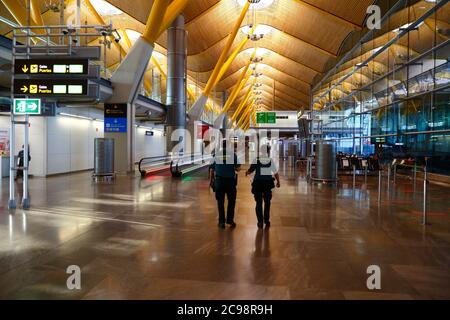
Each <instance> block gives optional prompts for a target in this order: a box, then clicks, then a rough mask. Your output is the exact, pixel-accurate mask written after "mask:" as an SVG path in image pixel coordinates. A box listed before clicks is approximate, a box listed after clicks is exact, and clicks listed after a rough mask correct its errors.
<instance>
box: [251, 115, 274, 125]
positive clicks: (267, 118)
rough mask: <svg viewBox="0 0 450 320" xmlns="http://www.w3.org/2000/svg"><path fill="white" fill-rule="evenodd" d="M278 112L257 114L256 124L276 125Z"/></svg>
mask: <svg viewBox="0 0 450 320" xmlns="http://www.w3.org/2000/svg"><path fill="white" fill-rule="evenodd" d="M276 122H277V114H276V112H258V113H256V123H271V124H273V123H276Z"/></svg>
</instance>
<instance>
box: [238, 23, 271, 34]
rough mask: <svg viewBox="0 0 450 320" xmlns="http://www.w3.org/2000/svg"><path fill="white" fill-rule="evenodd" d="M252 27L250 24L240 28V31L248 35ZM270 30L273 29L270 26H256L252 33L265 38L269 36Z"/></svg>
mask: <svg viewBox="0 0 450 320" xmlns="http://www.w3.org/2000/svg"><path fill="white" fill-rule="evenodd" d="M252 27H253V26H252V25H251V24H249V25H246V26H244V27H242V28H241V31H242V32H243V33H245V34H249V33H250V30H251V29H252ZM272 30H273V28H272V27H271V26H268V25H267V24H258V25H257V26H256V28H255V31H253V34H257V35H263V36H265V35H267V34H269V33H270V32H271V31H272Z"/></svg>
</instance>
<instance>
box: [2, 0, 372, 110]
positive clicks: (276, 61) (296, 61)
mask: <svg viewBox="0 0 450 320" xmlns="http://www.w3.org/2000/svg"><path fill="white" fill-rule="evenodd" d="M18 1H21V2H23V3H24V1H25V0H18ZM73 1H74V0H68V1H66V3H71V2H73ZM107 1H108V2H109V3H111V4H112V5H114V6H116V7H117V8H119V9H120V10H122V11H123V12H124V14H122V15H117V16H110V17H104V18H105V21H110V20H111V21H112V23H113V25H114V27H115V28H120V29H133V30H136V31H138V32H142V31H143V28H144V23H145V22H146V20H147V17H148V14H149V11H150V8H151V6H152V4H153V1H152V0H133V1H129V0H107ZM38 2H39V3H41V5H42V8H41V9H42V10H41V12H43V13H44V21H45V22H46V23H49V22H55V23H56V22H57V21H58V14H54V13H49V12H46V9H45V7H44V3H45V1H44V0H38ZM82 2H83V0H82ZM373 3H374V0H333V1H330V0H274V2H273V4H272V5H271V6H270V7H267V8H265V9H261V10H257V11H256V23H257V24H265V25H268V26H270V27H271V32H270V33H269V34H268V35H266V36H265V37H264V38H263V39H262V40H260V41H257V42H252V41H248V42H247V44H246V45H245V47H244V48H243V49H242V52H241V53H239V55H238V56H237V58H236V59H235V61H234V62H233V63H232V65H231V66H230V68H229V70H228V71H227V72H226V73H225V75H224V77H223V79H222V80H221V81H220V82H219V84H218V86H217V88H216V91H225V90H227V91H228V90H230V89H231V88H232V87H233V86H234V85H236V81H237V79H238V77H239V74H240V72H241V70H242V68H243V67H244V66H245V64H246V63H247V61H248V58H249V56H250V50H251V48H253V47H254V46H258V47H259V48H265V49H266V50H265V51H266V53H265V54H264V60H263V62H262V64H264V65H265V69H264V70H263V71H261V72H262V73H263V74H264V76H263V77H262V82H263V86H264V88H265V90H264V92H265V93H264V99H265V100H270V101H265V104H266V105H268V106H272V105H273V107H274V108H275V109H280V110H283V109H294V108H296V109H300V108H304V107H307V106H308V105H309V95H310V87H311V84H312V83H313V80H314V78H316V77H317V76H318V75H320V74H322V73H323V72H324V71H326V70H324V69H325V67H326V66H327V65H329V63H330V60H331V61H333V60H335V59H336V56H337V55H339V54H340V52H339V50H340V48H341V46H342V43H343V41H344V40H345V39H346V38H347V37H348V35H349V34H350V33H352V32H353V31H357V30H360V29H361V26H362V24H363V22H364V19H365V16H366V9H367V7H368V6H369V5H371V4H373ZM0 10H1V11H2V12H1V14H2V15H3V11H5V10H4V8H0ZM240 12H241V7H240V5H239V4H238V2H237V1H236V0H191V1H190V2H189V4H188V5H187V7H186V9H185V10H184V12H183V15H184V17H185V19H186V30H187V51H188V74H189V77H190V79H196V81H197V82H198V84H204V83H206V81H207V80H208V77H209V75H210V74H211V72H212V70H213V68H214V66H215V63H216V61H217V60H218V57H219V55H220V54H221V51H222V48H223V47H224V44H225V42H226V39H227V37H228V35H229V33H230V32H231V29H232V27H233V25H234V23H235V21H236V19H237V17H238V15H239V13H240ZM253 16H254V10H252V9H251V10H249V13H248V14H247V17H246V18H245V19H244V23H243V26H245V25H247V24H249V23H252V22H253V18H252V17H253ZM82 19H83V23H84V22H87V23H92V24H95V21H93V20H92V19H93V18H92V17H91V16H90V15H89V14H88V13H86V12H85V13H84V15H83V17H82ZM2 31H3V30H2ZM4 33H5V32H4ZM245 36H246V35H244V34H243V33H242V32H239V34H238V37H237V38H236V39H235V41H234V43H233V48H232V50H233V49H234V48H235V47H236V46H237V45H238V43H239V42H240V40H241V39H243V38H244V37H245ZM166 38H167V36H166V34H165V33H164V34H162V35H161V36H160V38H159V39H158V40H157V47H156V50H157V51H159V52H161V53H165V48H166ZM249 49H250V50H249ZM119 59H120V58H119V54H118V52H114V50H111V53H110V54H109V55H108V65H114V64H117V62H118V61H119ZM257 70H258V69H257ZM258 72H259V70H258ZM273 86H275V97H273V92H274V90H273ZM270 88H272V89H270ZM243 90H245V88H244V89H243ZM242 94H243V93H241V94H240V95H242ZM266 102H267V103H266Z"/></svg>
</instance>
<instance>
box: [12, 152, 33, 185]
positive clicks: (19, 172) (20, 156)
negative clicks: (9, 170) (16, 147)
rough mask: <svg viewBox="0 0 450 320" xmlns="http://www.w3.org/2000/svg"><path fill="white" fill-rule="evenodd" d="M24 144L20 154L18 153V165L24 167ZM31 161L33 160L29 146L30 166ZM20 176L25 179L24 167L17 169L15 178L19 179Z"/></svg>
mask: <svg viewBox="0 0 450 320" xmlns="http://www.w3.org/2000/svg"><path fill="white" fill-rule="evenodd" d="M24 153H25V151H24V145H22V150H20V151H19V154H18V155H17V158H18V163H17V166H18V167H19V168H23V165H24V158H25V157H24ZM30 161H31V156H30V146H28V168H29V167H30ZM18 178H22V179H23V169H17V170H16V177H15V179H14V180H17V179H18Z"/></svg>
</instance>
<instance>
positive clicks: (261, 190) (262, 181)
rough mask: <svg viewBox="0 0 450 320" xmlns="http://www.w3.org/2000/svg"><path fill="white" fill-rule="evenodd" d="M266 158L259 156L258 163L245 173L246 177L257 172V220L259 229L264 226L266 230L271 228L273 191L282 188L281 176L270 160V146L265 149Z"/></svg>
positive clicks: (253, 189) (255, 194)
mask: <svg viewBox="0 0 450 320" xmlns="http://www.w3.org/2000/svg"><path fill="white" fill-rule="evenodd" d="M263 149H265V150H263V152H264V151H265V155H264V156H259V157H258V158H257V159H256V163H253V164H252V165H251V166H250V168H249V169H248V170H247V172H246V173H245V175H246V176H248V175H249V174H252V173H253V172H255V177H254V178H253V182H252V193H253V195H254V197H255V201H256V208H255V210H256V218H257V219H258V228H262V227H263V224H265V225H266V228H268V227H270V202H271V200H272V189H273V188H275V182H274V181H275V180H276V187H277V188H280V175H279V174H278V168H277V166H276V163H275V161H274V160H273V159H271V158H270V146H269V145H267V146H265V148H264V147H263ZM263 202H264V210H263Z"/></svg>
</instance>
